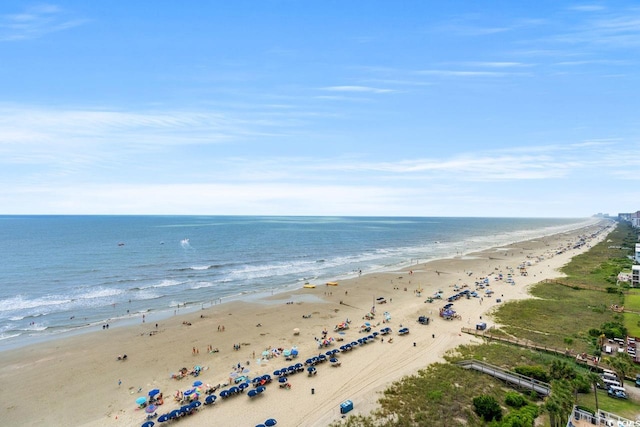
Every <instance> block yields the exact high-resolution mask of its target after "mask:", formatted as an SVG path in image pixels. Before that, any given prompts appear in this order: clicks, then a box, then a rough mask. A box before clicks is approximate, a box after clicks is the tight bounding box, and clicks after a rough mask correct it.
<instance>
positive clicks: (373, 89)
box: [322, 86, 395, 93]
mask: <svg viewBox="0 0 640 427" xmlns="http://www.w3.org/2000/svg"><path fill="white" fill-rule="evenodd" d="M322 90H326V91H330V92H356V93H390V92H395V91H394V90H392V89H380V88H377V87H371V86H328V87H324V88H322Z"/></svg>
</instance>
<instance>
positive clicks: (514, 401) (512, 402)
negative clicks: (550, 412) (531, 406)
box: [504, 391, 527, 408]
mask: <svg viewBox="0 0 640 427" xmlns="http://www.w3.org/2000/svg"><path fill="white" fill-rule="evenodd" d="M504 403H506V404H507V406H511V407H512V408H521V407H523V406H524V405H526V404H527V401H526V400H525V398H524V397H523V396H522V395H521V394H520V393H516V392H515V391H510V392H508V393H507V394H506V396H505V398H504Z"/></svg>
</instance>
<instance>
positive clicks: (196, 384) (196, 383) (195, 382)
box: [193, 380, 202, 387]
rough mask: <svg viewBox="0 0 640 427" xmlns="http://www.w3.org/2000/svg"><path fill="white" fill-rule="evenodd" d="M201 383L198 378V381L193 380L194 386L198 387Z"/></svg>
mask: <svg viewBox="0 0 640 427" xmlns="http://www.w3.org/2000/svg"><path fill="white" fill-rule="evenodd" d="M201 385H202V381H200V380H198V381H194V383H193V386H194V387H200V386H201Z"/></svg>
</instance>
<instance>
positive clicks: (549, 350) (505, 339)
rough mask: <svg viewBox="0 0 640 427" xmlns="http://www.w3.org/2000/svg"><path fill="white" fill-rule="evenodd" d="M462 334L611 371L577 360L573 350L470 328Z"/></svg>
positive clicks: (605, 367)
mask: <svg viewBox="0 0 640 427" xmlns="http://www.w3.org/2000/svg"><path fill="white" fill-rule="evenodd" d="M461 331H462V332H464V333H465V334H470V335H475V336H478V337H483V338H487V339H489V340H492V341H500V342H505V343H509V344H513V345H517V346H518V347H524V348H531V349H534V350H538V351H545V352H547V353H553V354H557V355H559V356H565V357H571V358H573V359H574V360H575V361H576V363H579V364H581V365H586V366H588V367H589V368H590V369H592V370H601V369H609V370H612V368H611V367H610V366H608V365H606V364H604V363H602V362H600V363H597V362H595V361H593V360H591V359H581V358H578V357H577V356H578V353H576V352H574V351H573V350H568V349H564V350H562V349H559V348H554V347H547V346H544V345H539V344H535V343H532V342H531V341H527V340H519V339H516V338H508V337H505V336H503V335H494V334H492V333H491V332H490V331H487V330H485V331H478V330H476V329H471V328H462V329H461Z"/></svg>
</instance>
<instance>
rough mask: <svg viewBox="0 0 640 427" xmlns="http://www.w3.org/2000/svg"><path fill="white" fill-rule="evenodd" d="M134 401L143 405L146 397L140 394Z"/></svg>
mask: <svg viewBox="0 0 640 427" xmlns="http://www.w3.org/2000/svg"><path fill="white" fill-rule="evenodd" d="M136 403H137V404H138V405H144V404H145V403H147V398H146V397H144V396H140V397H139V398H137V399H136Z"/></svg>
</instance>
